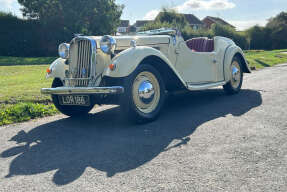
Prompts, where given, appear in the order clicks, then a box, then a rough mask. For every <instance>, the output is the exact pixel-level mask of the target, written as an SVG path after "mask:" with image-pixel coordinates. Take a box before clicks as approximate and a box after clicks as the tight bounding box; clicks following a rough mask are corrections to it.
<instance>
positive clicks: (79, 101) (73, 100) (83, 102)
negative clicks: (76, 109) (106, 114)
mask: <svg viewBox="0 0 287 192" xmlns="http://www.w3.org/2000/svg"><path fill="white" fill-rule="evenodd" d="M59 101H60V104H61V105H79V106H89V105H90V97H89V96H87V95H63V96H59Z"/></svg>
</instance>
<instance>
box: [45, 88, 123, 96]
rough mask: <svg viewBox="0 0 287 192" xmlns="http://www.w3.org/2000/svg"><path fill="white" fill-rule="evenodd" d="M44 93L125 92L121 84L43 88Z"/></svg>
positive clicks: (89, 93) (88, 93)
mask: <svg viewBox="0 0 287 192" xmlns="http://www.w3.org/2000/svg"><path fill="white" fill-rule="evenodd" d="M41 93H42V94H49V95H79V94H84V95H94V94H121V93H124V88H123V87H121V86H114V87H57V88H43V89H41Z"/></svg>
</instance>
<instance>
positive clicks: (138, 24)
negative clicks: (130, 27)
mask: <svg viewBox="0 0 287 192" xmlns="http://www.w3.org/2000/svg"><path fill="white" fill-rule="evenodd" d="M151 22H153V20H137V21H136V23H135V25H134V26H135V27H142V26H144V25H145V24H148V23H151Z"/></svg>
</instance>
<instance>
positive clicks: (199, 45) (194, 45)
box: [186, 37, 214, 52]
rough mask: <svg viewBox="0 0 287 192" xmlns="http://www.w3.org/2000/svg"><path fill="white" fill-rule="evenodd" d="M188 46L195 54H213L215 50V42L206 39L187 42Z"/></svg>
mask: <svg viewBox="0 0 287 192" xmlns="http://www.w3.org/2000/svg"><path fill="white" fill-rule="evenodd" d="M186 45H187V46H188V47H189V48H190V49H191V50H192V51H195V52H212V51H213V50H214V40H213V39H207V38H206V37H200V38H193V39H190V40H187V41H186Z"/></svg>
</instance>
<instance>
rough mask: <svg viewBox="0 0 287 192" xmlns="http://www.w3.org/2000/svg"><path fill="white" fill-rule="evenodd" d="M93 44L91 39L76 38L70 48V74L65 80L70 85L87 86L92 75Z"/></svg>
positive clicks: (66, 84)
mask: <svg viewBox="0 0 287 192" xmlns="http://www.w3.org/2000/svg"><path fill="white" fill-rule="evenodd" d="M91 58H92V45H91V42H90V40H87V39H76V40H75V42H74V43H73V44H72V46H71V49H70V69H69V76H68V78H67V79H66V80H65V86H68V87H87V86H88V85H89V78H90V76H91V67H92V66H91V64H92V63H91V61H92V60H91Z"/></svg>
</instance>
